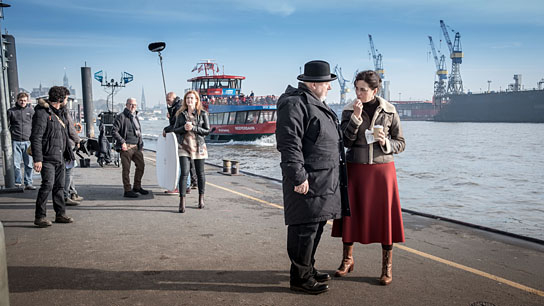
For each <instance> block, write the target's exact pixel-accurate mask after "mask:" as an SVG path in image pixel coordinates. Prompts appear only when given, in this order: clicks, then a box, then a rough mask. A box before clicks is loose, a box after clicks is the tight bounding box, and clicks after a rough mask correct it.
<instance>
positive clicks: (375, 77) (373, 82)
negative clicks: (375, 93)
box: [353, 70, 382, 89]
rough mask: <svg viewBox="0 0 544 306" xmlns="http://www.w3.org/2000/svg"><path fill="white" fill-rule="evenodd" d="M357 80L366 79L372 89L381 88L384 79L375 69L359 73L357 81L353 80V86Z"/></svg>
mask: <svg viewBox="0 0 544 306" xmlns="http://www.w3.org/2000/svg"><path fill="white" fill-rule="evenodd" d="M357 81H365V82H366V83H367V84H368V86H370V89H376V88H379V87H380V85H381V84H382V79H381V78H380V75H379V74H377V73H376V71H374V70H365V71H361V72H359V73H357V76H356V77H355V81H353V86H355V85H356V84H357Z"/></svg>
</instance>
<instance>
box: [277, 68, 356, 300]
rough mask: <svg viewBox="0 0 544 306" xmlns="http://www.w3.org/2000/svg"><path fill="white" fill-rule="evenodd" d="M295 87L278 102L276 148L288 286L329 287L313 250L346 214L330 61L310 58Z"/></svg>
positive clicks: (311, 290) (318, 289) (314, 291)
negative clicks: (325, 231) (331, 222)
mask: <svg viewBox="0 0 544 306" xmlns="http://www.w3.org/2000/svg"><path fill="white" fill-rule="evenodd" d="M297 79H298V80H300V81H302V82H300V83H299V84H298V88H294V87H291V86H288V87H287V89H286V90H285V93H284V94H282V95H281V97H280V99H279V100H278V116H277V122H276V141H277V149H278V151H279V152H280V153H281V163H280V166H281V170H282V176H283V203H284V207H285V210H284V215H285V224H286V225H287V253H288V255H289V259H290V260H291V270H290V289H291V290H295V291H303V292H306V293H310V294H319V293H323V292H325V291H328V289H329V287H328V285H327V284H326V283H325V282H326V281H328V280H330V279H331V277H330V275H329V274H327V273H322V272H319V271H318V270H317V269H316V268H315V253H316V250H317V246H318V244H319V241H320V239H321V234H322V233H323V227H324V226H325V224H326V222H327V220H329V219H339V218H341V217H342V215H348V214H349V203H347V197H346V196H343V195H345V194H346V193H345V191H344V192H342V190H345V188H346V187H347V186H346V182H345V181H344V180H341V178H342V173H343V170H342V168H343V166H344V165H343V160H342V154H343V145H342V138H341V134H340V130H339V123H338V118H337V116H336V114H335V113H334V111H332V110H331V109H330V108H329V107H328V106H327V104H326V103H325V99H326V97H327V93H328V91H329V90H330V89H331V85H330V82H331V81H333V80H335V79H336V75H334V74H331V73H330V66H329V63H327V62H325V61H310V62H308V63H306V64H305V65H304V74H301V75H299V76H298V78H297Z"/></svg>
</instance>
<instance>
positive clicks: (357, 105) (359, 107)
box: [353, 99, 363, 119]
mask: <svg viewBox="0 0 544 306" xmlns="http://www.w3.org/2000/svg"><path fill="white" fill-rule="evenodd" d="M362 112H363V102H361V100H359V99H357V100H355V102H353V115H354V116H355V117H357V118H359V119H360V118H361V113H362Z"/></svg>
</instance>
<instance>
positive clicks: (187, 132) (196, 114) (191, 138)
mask: <svg viewBox="0 0 544 306" xmlns="http://www.w3.org/2000/svg"><path fill="white" fill-rule="evenodd" d="M173 131H174V133H176V136H177V138H178V155H179V164H180V168H181V176H180V180H179V187H178V189H179V209H178V211H179V212H180V213H184V212H185V205H186V200H185V196H186V190H185V188H184V185H183V184H184V182H186V181H187V176H188V175H189V167H190V160H191V159H192V160H193V161H194V163H195V168H196V176H197V182H198V208H199V209H202V208H204V191H205V186H206V177H205V175H204V160H205V159H206V158H208V149H207V147H206V142H205V140H204V137H206V136H207V135H208V134H209V133H210V124H209V119H208V112H206V111H205V110H204V109H202V103H201V102H200V96H199V95H198V92H196V91H194V90H189V91H187V92H186V93H185V96H184V97H183V102H182V105H181V107H180V109H179V110H178V111H177V112H176V123H175V125H174V130H173Z"/></svg>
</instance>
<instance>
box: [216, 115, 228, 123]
mask: <svg viewBox="0 0 544 306" xmlns="http://www.w3.org/2000/svg"><path fill="white" fill-rule="evenodd" d="M218 122H219V124H229V113H221V114H219V120H218Z"/></svg>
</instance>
